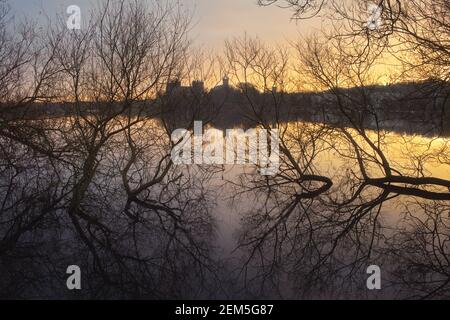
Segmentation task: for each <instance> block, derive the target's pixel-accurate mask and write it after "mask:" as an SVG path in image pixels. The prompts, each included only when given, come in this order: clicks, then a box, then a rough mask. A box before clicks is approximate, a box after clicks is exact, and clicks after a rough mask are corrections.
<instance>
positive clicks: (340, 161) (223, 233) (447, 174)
mask: <svg viewBox="0 0 450 320" xmlns="http://www.w3.org/2000/svg"><path fill="white" fill-rule="evenodd" d="M302 126H303V125H294V126H293V130H299V129H301V127H302ZM306 126H307V127H309V128H311V125H306ZM368 135H369V137H370V139H371V140H372V141H375V140H376V135H375V133H374V132H369V134H368ZM382 141H383V142H382V144H381V146H382V150H383V152H384V154H385V156H386V158H387V159H388V161H389V162H390V164H391V166H392V168H393V169H397V170H399V171H400V172H401V173H402V174H403V175H410V176H414V177H415V176H417V165H418V161H419V159H421V160H423V167H422V170H423V173H424V175H425V176H427V177H430V176H433V177H437V178H442V179H450V170H449V166H448V165H445V164H442V163H440V162H439V161H438V159H437V158H436V156H438V155H439V154H440V155H442V154H445V153H446V154H448V153H449V145H448V140H447V139H442V138H439V139H437V138H427V137H423V136H419V135H416V136H410V135H400V134H397V133H392V132H390V133H386V134H385V135H384V137H383V140H382ZM335 143H336V144H337V143H339V142H338V141H335ZM314 164H315V166H316V169H317V173H318V174H322V175H325V176H328V177H332V180H333V182H334V184H335V185H334V187H333V188H338V183H339V181H340V179H344V177H345V173H346V172H348V170H353V171H355V172H358V167H357V164H356V161H355V160H353V161H351V160H348V159H345V158H343V157H342V156H339V155H338V154H337V153H336V152H334V151H330V150H327V151H324V152H321V153H319V155H318V156H317V158H316V159H315V161H314ZM225 169H226V170H225V172H224V173H223V174H221V175H218V176H217V178H216V179H215V180H214V181H213V185H216V187H219V190H220V192H219V198H218V199H217V201H218V206H217V208H216V209H215V210H213V212H215V215H216V219H217V221H218V222H219V223H218V224H219V230H218V233H219V234H218V240H217V241H218V244H219V245H220V246H221V247H222V248H223V249H224V250H225V252H231V251H232V250H233V249H234V248H235V247H236V245H237V242H236V239H235V235H236V232H237V231H238V230H239V227H240V218H241V217H242V215H243V214H245V213H246V212H247V211H249V210H252V209H254V208H256V207H258V206H259V205H261V203H255V202H253V200H250V199H252V197H250V196H249V197H244V198H241V199H240V201H239V202H234V203H233V204H232V203H231V202H230V196H231V194H232V188H231V187H230V186H227V185H226V184H225V181H227V180H228V181H231V182H237V179H238V177H239V175H241V174H242V173H243V172H244V171H245V172H247V173H252V172H254V168H252V166H239V165H234V166H226V167H225ZM369 172H370V170H369ZM371 174H373V176H372V177H373V178H376V177H379V176H380V174H381V172H380V171H378V170H372V172H371ZM334 190H335V189H334ZM332 191H333V189H332ZM436 191H439V192H446V191H447V190H443V189H437V190H436ZM411 200H417V199H414V198H413V197H407V196H401V197H398V198H396V199H393V200H389V201H387V202H385V203H384V204H383V208H382V214H381V216H380V219H381V221H382V222H384V224H385V225H395V224H396V223H398V220H399V219H400V218H401V216H402V213H403V212H404V208H405V206H409V205H410V201H411ZM419 201H421V200H420V199H419ZM220 254H223V253H222V252H221V253H220Z"/></svg>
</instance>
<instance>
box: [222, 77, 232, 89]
mask: <svg viewBox="0 0 450 320" xmlns="http://www.w3.org/2000/svg"><path fill="white" fill-rule="evenodd" d="M223 86H224V87H225V88H228V87H229V86H230V79H229V78H228V76H225V77H223Z"/></svg>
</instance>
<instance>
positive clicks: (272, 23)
mask: <svg viewBox="0 0 450 320" xmlns="http://www.w3.org/2000/svg"><path fill="white" fill-rule="evenodd" d="M141 1H152V0H141ZM169 1H175V0H169ZM180 1H181V3H182V5H183V6H185V7H186V8H187V9H188V10H189V11H191V12H193V23H194V26H193V29H192V31H191V37H192V38H193V39H194V41H195V43H196V44H197V45H199V46H202V47H206V48H220V47H221V46H223V43H224V41H225V40H226V39H229V38H231V37H233V36H240V35H243V34H244V32H247V33H248V34H249V35H250V36H258V37H259V38H261V39H262V40H264V41H267V42H270V43H283V42H285V41H290V40H295V39H297V38H298V36H299V34H308V33H310V32H313V31H314V30H317V29H319V28H320V23H319V22H318V21H300V22H298V21H293V20H292V19H291V12H290V11H289V10H288V9H282V8H279V7H277V6H270V7H260V6H258V5H257V4H256V2H257V0H180ZM9 3H10V5H11V7H12V9H13V12H14V13H15V15H16V17H18V18H20V17H23V16H26V17H28V18H31V19H39V17H42V16H43V12H45V13H46V15H48V16H53V15H54V14H56V13H65V11H66V8H67V7H68V6H69V5H78V6H79V7H80V8H81V11H82V15H84V14H87V13H88V12H89V10H90V8H91V6H92V4H93V3H95V0H10V1H9Z"/></svg>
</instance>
